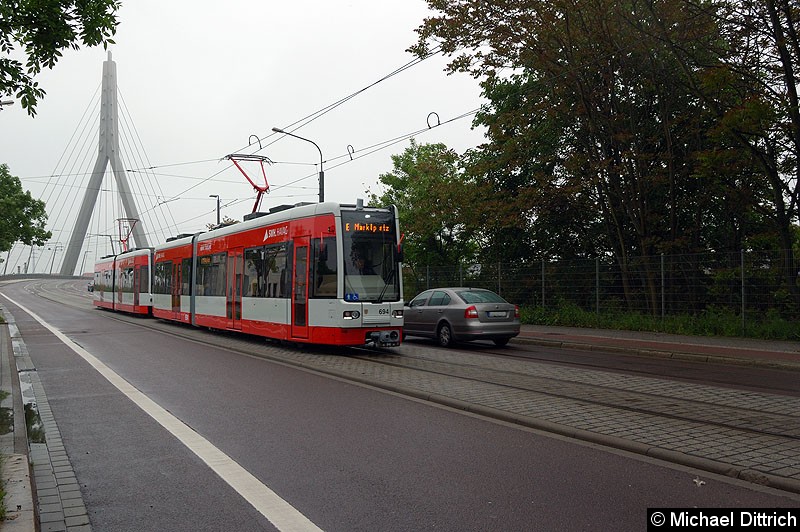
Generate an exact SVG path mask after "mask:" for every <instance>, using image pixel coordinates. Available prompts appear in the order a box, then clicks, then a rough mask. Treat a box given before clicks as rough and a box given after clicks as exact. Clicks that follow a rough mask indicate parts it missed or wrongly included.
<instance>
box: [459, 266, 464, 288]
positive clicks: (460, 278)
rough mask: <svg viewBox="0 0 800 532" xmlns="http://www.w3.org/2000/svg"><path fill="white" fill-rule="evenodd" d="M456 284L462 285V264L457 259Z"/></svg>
mask: <svg viewBox="0 0 800 532" xmlns="http://www.w3.org/2000/svg"><path fill="white" fill-rule="evenodd" d="M458 286H464V265H463V264H461V261H458Z"/></svg>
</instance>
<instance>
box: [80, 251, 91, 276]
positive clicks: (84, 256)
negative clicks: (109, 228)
mask: <svg viewBox="0 0 800 532" xmlns="http://www.w3.org/2000/svg"><path fill="white" fill-rule="evenodd" d="M91 252H92V251H91V250H89V249H87V250H86V251H84V252H83V260H82V261H81V269H80V272H79V273H80V275H83V274H84V271H83V267H84V265H85V264H86V255H88V254H89V253H91Z"/></svg>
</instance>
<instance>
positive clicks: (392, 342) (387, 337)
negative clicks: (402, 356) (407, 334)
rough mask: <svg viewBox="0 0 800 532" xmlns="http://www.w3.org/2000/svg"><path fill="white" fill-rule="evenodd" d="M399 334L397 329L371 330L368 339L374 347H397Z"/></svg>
mask: <svg viewBox="0 0 800 532" xmlns="http://www.w3.org/2000/svg"><path fill="white" fill-rule="evenodd" d="M401 336H402V335H401V334H400V331H399V330H396V329H394V330H390V331H372V332H371V333H369V336H368V340H369V342H370V343H372V344H374V345H375V346H376V347H397V346H399V345H400V338H401Z"/></svg>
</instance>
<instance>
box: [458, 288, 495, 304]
mask: <svg viewBox="0 0 800 532" xmlns="http://www.w3.org/2000/svg"><path fill="white" fill-rule="evenodd" d="M456 294H458V297H460V298H461V299H462V300H464V303H470V304H472V303H507V301H506V300H505V299H503V298H502V297H500V296H499V295H497V294H495V293H494V292H491V291H489V290H459V291H457V292H456Z"/></svg>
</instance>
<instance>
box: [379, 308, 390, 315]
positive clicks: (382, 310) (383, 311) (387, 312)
mask: <svg viewBox="0 0 800 532" xmlns="http://www.w3.org/2000/svg"><path fill="white" fill-rule="evenodd" d="M378 314H379V315H384V314H389V309H388V308H379V309H378Z"/></svg>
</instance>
